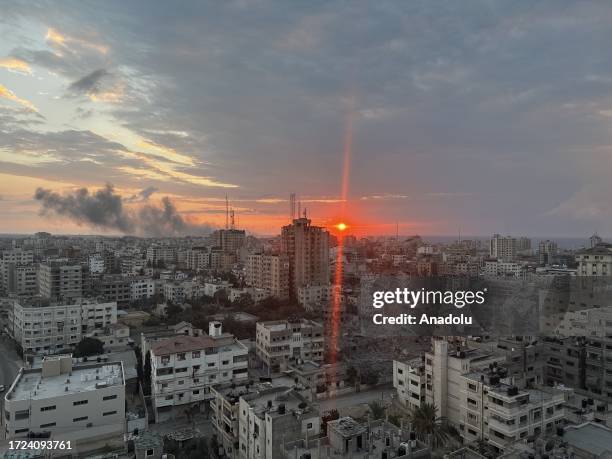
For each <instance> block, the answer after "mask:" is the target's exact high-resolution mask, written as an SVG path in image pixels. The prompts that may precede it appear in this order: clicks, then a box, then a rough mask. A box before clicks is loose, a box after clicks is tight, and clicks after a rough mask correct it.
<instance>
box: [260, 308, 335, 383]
mask: <svg viewBox="0 0 612 459" xmlns="http://www.w3.org/2000/svg"><path fill="white" fill-rule="evenodd" d="M255 340H256V352H257V357H258V358H259V360H260V361H261V363H262V364H263V366H264V369H266V370H267V371H268V373H278V372H281V371H284V370H286V369H287V365H288V364H289V363H297V362H298V361H299V360H312V361H314V362H317V363H321V362H323V357H324V340H325V338H324V336H323V325H321V324H320V323H317V322H314V321H312V320H307V319H298V320H275V321H268V322H257V326H256V338H255Z"/></svg>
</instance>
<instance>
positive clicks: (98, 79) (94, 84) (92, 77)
mask: <svg viewBox="0 0 612 459" xmlns="http://www.w3.org/2000/svg"><path fill="white" fill-rule="evenodd" d="M109 75H110V73H108V72H107V71H106V70H105V69H98V70H94V71H93V72H91V73H89V74H87V75H85V76H84V77H83V78H80V79H78V80H76V81H74V82H72V83H70V86H68V90H69V91H71V92H74V93H82V94H98V93H99V92H100V90H101V88H102V80H103V79H104V78H105V77H108V76H109Z"/></svg>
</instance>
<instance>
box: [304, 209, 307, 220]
mask: <svg viewBox="0 0 612 459" xmlns="http://www.w3.org/2000/svg"><path fill="white" fill-rule="evenodd" d="M306 215H307V213H306V207H304V218H307V217H306Z"/></svg>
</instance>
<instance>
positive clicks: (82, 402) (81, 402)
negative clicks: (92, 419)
mask: <svg viewBox="0 0 612 459" xmlns="http://www.w3.org/2000/svg"><path fill="white" fill-rule="evenodd" d="M88 403H89V400H78V401H76V402H72V405H73V406H78V405H87V404H88Z"/></svg>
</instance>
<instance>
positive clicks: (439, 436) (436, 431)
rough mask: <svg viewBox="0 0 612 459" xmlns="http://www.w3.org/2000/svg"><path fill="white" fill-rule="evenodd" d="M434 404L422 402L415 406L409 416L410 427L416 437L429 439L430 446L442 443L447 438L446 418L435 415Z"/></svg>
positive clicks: (424, 439)
mask: <svg viewBox="0 0 612 459" xmlns="http://www.w3.org/2000/svg"><path fill="white" fill-rule="evenodd" d="M436 410H437V409H436V406H435V405H432V404H430V403H424V404H423V405H421V406H420V407H418V408H416V409H415V410H414V411H413V412H412V415H411V416H410V421H411V422H412V428H413V429H414V431H415V432H416V434H417V437H418V438H419V439H421V440H423V441H429V442H430V446H432V447H437V446H440V445H444V444H445V442H446V441H447V440H448V439H449V430H448V426H447V424H446V420H445V419H444V418H441V417H437V415H436Z"/></svg>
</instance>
